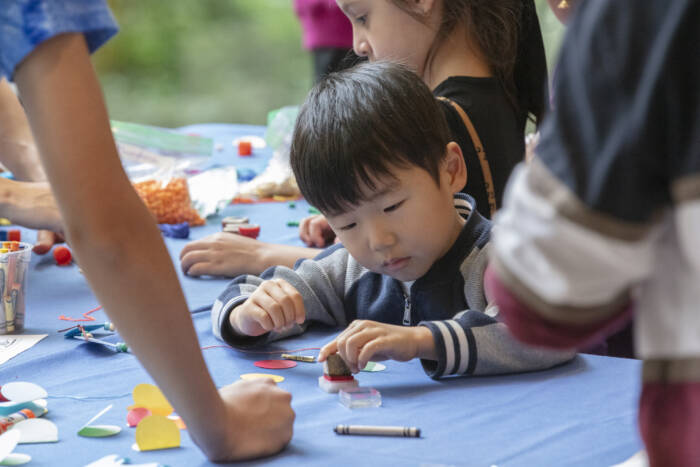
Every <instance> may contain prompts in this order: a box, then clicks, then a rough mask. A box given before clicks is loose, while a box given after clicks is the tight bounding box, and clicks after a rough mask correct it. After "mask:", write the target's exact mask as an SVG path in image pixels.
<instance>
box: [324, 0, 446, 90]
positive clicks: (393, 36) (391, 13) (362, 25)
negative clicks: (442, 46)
mask: <svg viewBox="0 0 700 467" xmlns="http://www.w3.org/2000/svg"><path fill="white" fill-rule="evenodd" d="M336 1H337V3H338V6H339V7H340V8H341V9H342V10H343V12H344V13H345V15H346V16H347V17H348V18H349V19H350V22H351V23H352V33H353V49H354V51H355V53H356V54H357V55H359V56H362V57H367V58H368V59H369V60H370V61H375V60H389V61H392V62H399V63H402V64H404V65H406V66H408V67H409V68H411V69H413V70H414V71H415V72H416V73H417V74H418V75H419V76H424V69H423V67H424V65H425V61H426V57H427V55H428V51H429V50H430V46H431V45H432V44H433V41H434V40H435V30H433V29H431V28H430V27H429V25H427V24H424V23H422V22H420V21H418V20H417V19H415V18H414V17H413V16H411V15H410V14H408V13H407V12H405V11H404V10H402V9H401V8H399V7H397V6H396V5H394V3H393V2H392V1H391V0H336ZM432 6H433V2H432V1H423V0H419V1H418V2H415V8H416V12H417V13H418V14H419V15H421V16H422V15H425V14H426V13H429V12H430V11H428V10H426V9H432Z"/></svg>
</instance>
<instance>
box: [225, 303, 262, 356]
mask: <svg viewBox="0 0 700 467" xmlns="http://www.w3.org/2000/svg"><path fill="white" fill-rule="evenodd" d="M247 299H248V295H237V296H235V297H233V298H231V299H230V300H228V301H227V302H226V303H224V302H222V301H221V300H217V301H216V302H214V306H213V307H212V309H211V324H212V332H213V333H214V336H216V337H217V338H219V339H221V340H222V341H224V342H226V343H227V344H229V345H231V346H232V347H238V348H249V347H255V346H256V345H258V344H260V343H261V342H266V341H267V338H268V334H263V335H262V336H257V337H251V336H242V335H240V334H237V333H235V332H234V331H233V328H232V327H231V323H230V321H229V316H231V312H232V311H233V309H234V308H236V307H237V306H238V305H240V304H242V303H243V302H245V301H246V300H247Z"/></svg>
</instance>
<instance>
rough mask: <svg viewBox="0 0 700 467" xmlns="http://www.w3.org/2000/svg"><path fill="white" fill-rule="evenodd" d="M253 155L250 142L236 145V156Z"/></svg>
mask: <svg viewBox="0 0 700 467" xmlns="http://www.w3.org/2000/svg"><path fill="white" fill-rule="evenodd" d="M251 154H253V143H251V142H250V141H241V142H239V143H238V155H239V156H250V155H251Z"/></svg>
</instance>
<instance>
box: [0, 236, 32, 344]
mask: <svg viewBox="0 0 700 467" xmlns="http://www.w3.org/2000/svg"><path fill="white" fill-rule="evenodd" d="M0 243H2V245H1V246H2V247H3V249H2V250H0V251H1V252H0V300H1V301H2V303H1V304H0V334H14V333H17V332H20V331H22V329H24V306H25V296H26V289H27V271H28V269H29V261H30V260H31V259H32V245H30V244H29V243H24V242H0ZM10 244H14V246H13V248H18V249H17V250H16V251H7V250H10V248H9V247H10ZM6 246H7V248H6Z"/></svg>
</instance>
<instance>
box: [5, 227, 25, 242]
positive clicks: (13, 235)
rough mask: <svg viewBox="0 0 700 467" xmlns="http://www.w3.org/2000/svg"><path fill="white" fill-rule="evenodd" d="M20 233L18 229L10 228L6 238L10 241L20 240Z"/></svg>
mask: <svg viewBox="0 0 700 467" xmlns="http://www.w3.org/2000/svg"><path fill="white" fill-rule="evenodd" d="M21 238H22V233H21V232H20V231H19V230H10V231H8V232H7V239H8V240H9V241H11V242H21V241H22V240H21Z"/></svg>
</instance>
